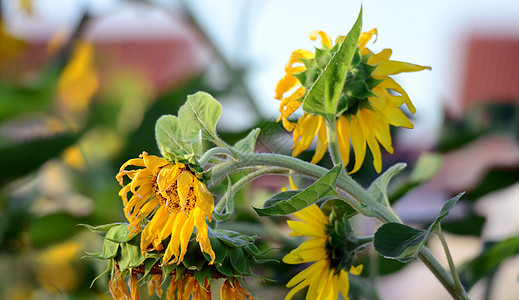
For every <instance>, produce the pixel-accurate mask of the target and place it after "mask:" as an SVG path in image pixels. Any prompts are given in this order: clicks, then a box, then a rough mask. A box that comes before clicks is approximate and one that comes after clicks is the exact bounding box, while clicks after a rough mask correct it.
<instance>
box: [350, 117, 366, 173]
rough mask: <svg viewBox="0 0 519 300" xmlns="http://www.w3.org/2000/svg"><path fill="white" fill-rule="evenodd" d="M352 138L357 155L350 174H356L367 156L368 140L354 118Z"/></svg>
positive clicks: (351, 128)
mask: <svg viewBox="0 0 519 300" xmlns="http://www.w3.org/2000/svg"><path fill="white" fill-rule="evenodd" d="M350 136H351V144H352V146H353V152H354V153H355V166H354V167H353V170H352V171H351V172H350V173H355V172H357V171H358V170H359V168H360V167H361V166H362V162H363V161H364V155H365V154H366V139H365V137H364V133H363V132H362V128H361V126H360V125H359V122H358V120H357V118H356V117H352V118H351V121H350Z"/></svg>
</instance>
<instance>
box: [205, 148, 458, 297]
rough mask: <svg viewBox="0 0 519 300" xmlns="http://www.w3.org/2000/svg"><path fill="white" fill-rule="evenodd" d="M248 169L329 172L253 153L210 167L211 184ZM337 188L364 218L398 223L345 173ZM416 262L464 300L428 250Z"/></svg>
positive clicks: (318, 175) (313, 175)
mask: <svg viewBox="0 0 519 300" xmlns="http://www.w3.org/2000/svg"><path fill="white" fill-rule="evenodd" d="M249 166H273V167H281V168H287V169H291V170H293V171H294V172H295V173H297V174H301V175H305V176H308V177H311V178H314V179H319V178H321V176H323V175H324V174H326V173H327V172H328V171H329V170H328V169H325V168H323V167H320V166H317V165H313V164H310V163H308V162H305V161H302V160H300V159H297V158H294V157H289V156H284V155H278V154H267V153H255V154H249V155H240V159H239V160H234V161H228V162H225V163H221V164H218V165H216V166H214V167H213V170H212V176H213V177H212V180H213V181H214V182H219V181H221V180H222V179H223V178H224V177H225V176H227V175H226V174H229V173H232V171H233V170H235V169H237V168H243V167H249ZM337 187H338V188H339V189H341V190H343V191H344V192H345V193H346V194H347V195H348V197H350V198H351V199H352V200H356V201H358V202H359V204H360V205H363V206H365V207H366V209H368V210H369V209H370V210H371V211H372V212H373V214H369V215H368V216H374V217H376V218H377V219H379V220H380V221H382V222H383V223H391V222H394V223H402V222H401V221H400V220H399V218H398V217H396V215H395V214H393V213H392V212H391V211H389V209H388V208H387V207H386V206H385V205H383V204H381V203H379V202H378V201H377V200H376V199H375V198H374V197H373V196H372V195H371V194H369V193H368V192H367V191H366V190H364V189H363V188H362V187H361V186H360V185H359V184H358V183H357V182H355V181H354V180H353V179H352V178H351V177H350V176H349V175H348V174H346V173H345V172H341V173H340V175H339V178H338V180H337ZM361 213H362V211H361ZM418 258H419V259H420V260H422V261H423V262H424V264H425V265H426V266H427V267H428V268H429V269H430V270H431V272H432V273H433V274H434V275H435V276H436V278H438V280H439V281H440V282H441V283H442V285H443V286H444V287H445V289H446V290H447V291H448V292H449V293H450V294H451V295H452V296H453V297H454V299H461V300H465V299H468V296H467V294H466V293H465V292H464V291H463V290H462V291H461V292H458V291H456V290H455V284H454V280H453V278H452V276H451V274H449V272H447V271H446V270H445V269H444V268H443V267H442V266H441V264H440V263H439V262H438V260H436V258H435V257H434V256H433V255H432V254H431V252H430V251H429V249H427V248H426V247H424V248H422V250H421V251H420V253H419V254H418Z"/></svg>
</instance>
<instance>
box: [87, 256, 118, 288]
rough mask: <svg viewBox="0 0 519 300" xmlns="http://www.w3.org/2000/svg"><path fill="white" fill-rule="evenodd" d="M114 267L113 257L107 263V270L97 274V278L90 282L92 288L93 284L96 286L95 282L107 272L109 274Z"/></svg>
mask: <svg viewBox="0 0 519 300" xmlns="http://www.w3.org/2000/svg"><path fill="white" fill-rule="evenodd" d="M113 267H114V260H113V259H110V260H109V261H108V263H107V268H106V270H104V271H103V273H101V274H99V275H97V276H96V278H94V279H93V280H92V283H90V288H92V286H94V283H95V282H96V281H97V280H98V279H99V278H101V277H103V276H104V275H105V274H107V273H108V272H110V270H112V268H113Z"/></svg>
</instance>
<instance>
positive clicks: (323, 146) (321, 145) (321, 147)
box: [311, 118, 328, 164]
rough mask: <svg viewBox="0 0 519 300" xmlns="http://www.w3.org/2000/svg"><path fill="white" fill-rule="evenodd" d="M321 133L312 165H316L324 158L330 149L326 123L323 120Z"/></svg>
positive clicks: (318, 136) (320, 127)
mask: <svg viewBox="0 0 519 300" xmlns="http://www.w3.org/2000/svg"><path fill="white" fill-rule="evenodd" d="M320 123H321V124H320V125H319V131H318V134H317V147H316V148H315V152H314V156H313V157H312V161H311V163H313V164H316V163H318V162H319V161H321V159H322V158H323V156H324V154H326V150H327V149H328V138H327V136H326V122H325V121H324V120H323V119H322V118H321V120H320Z"/></svg>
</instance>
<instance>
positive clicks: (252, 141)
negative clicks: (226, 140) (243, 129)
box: [234, 128, 260, 153]
mask: <svg viewBox="0 0 519 300" xmlns="http://www.w3.org/2000/svg"><path fill="white" fill-rule="evenodd" d="M259 134H260V129H259V128H255V129H253V130H251V132H249V134H247V136H246V137H244V138H243V139H241V140H239V141H237V142H236V144H234V148H235V149H236V150H238V151H240V152H242V153H252V152H254V146H255V145H256V139H257V138H258V135H259Z"/></svg>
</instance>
